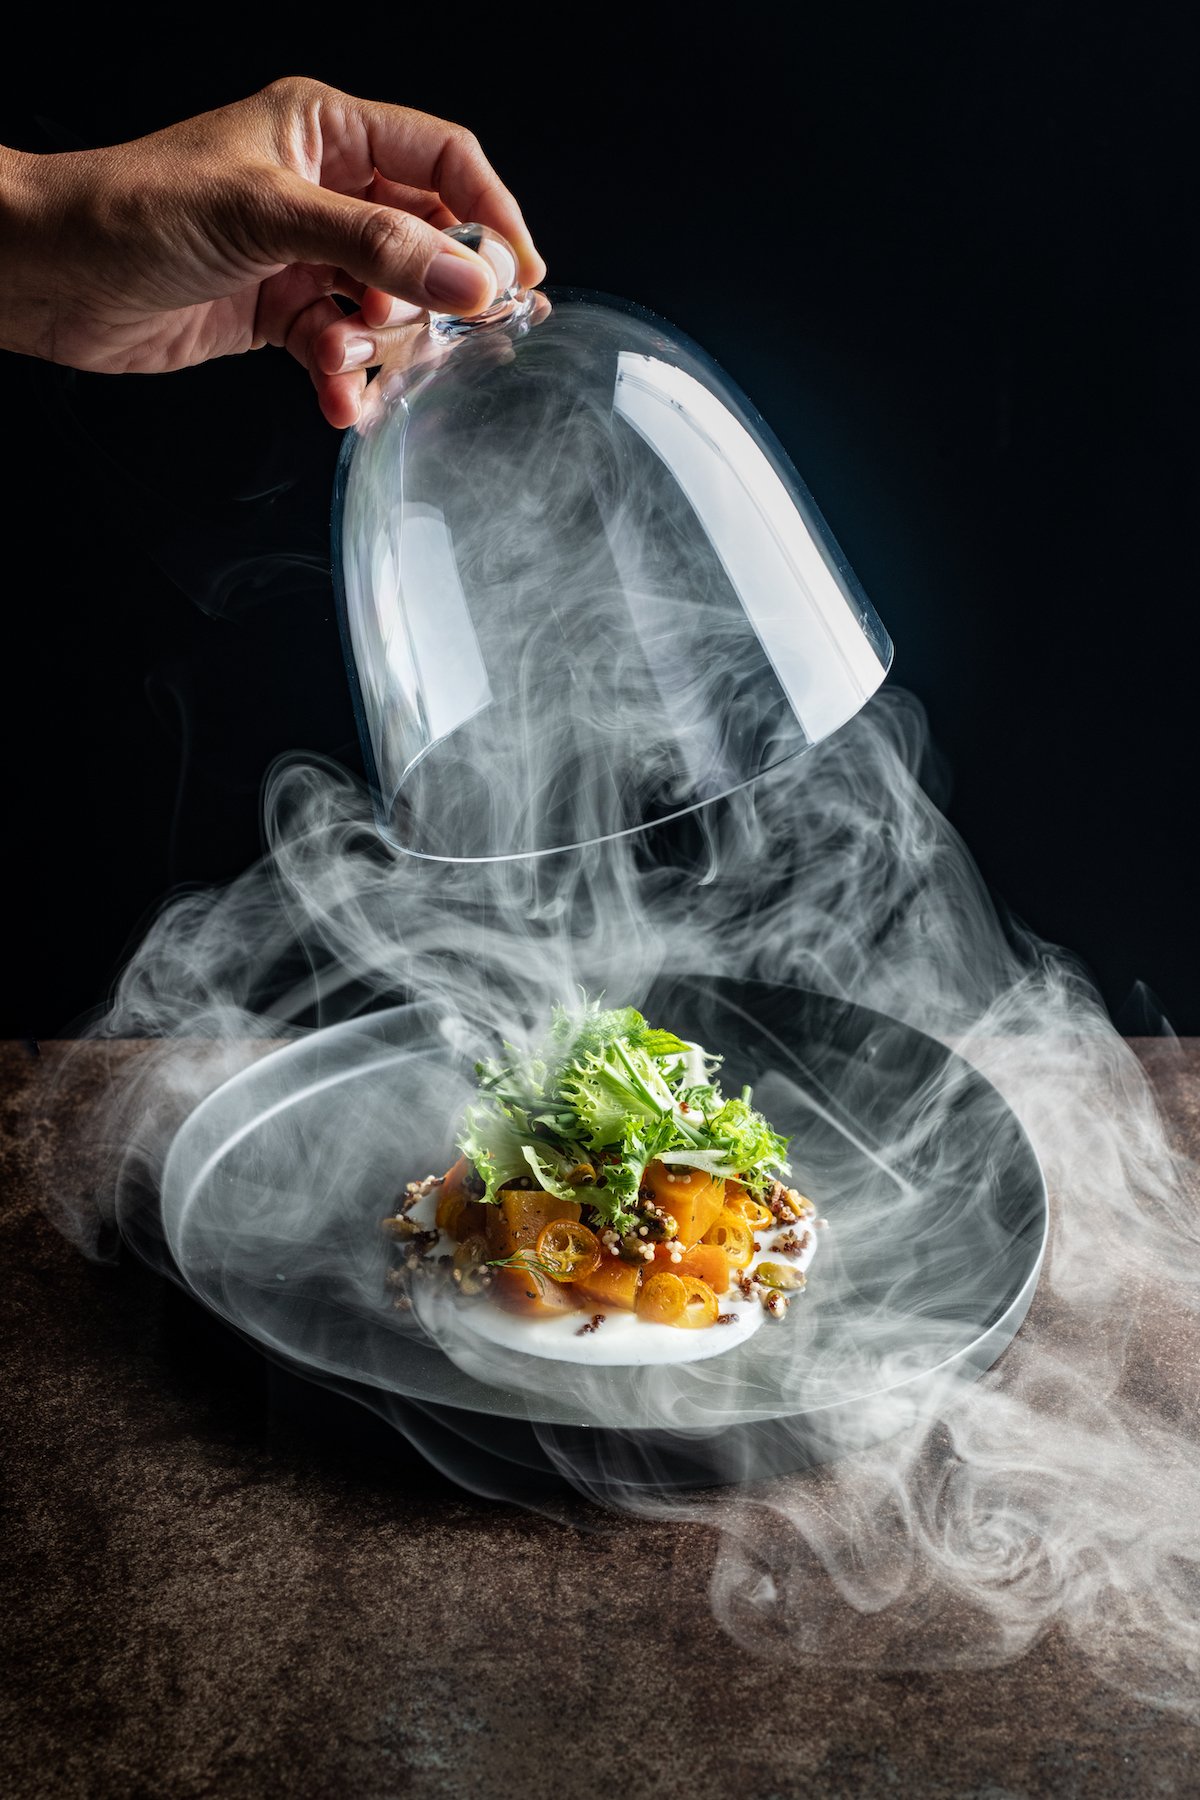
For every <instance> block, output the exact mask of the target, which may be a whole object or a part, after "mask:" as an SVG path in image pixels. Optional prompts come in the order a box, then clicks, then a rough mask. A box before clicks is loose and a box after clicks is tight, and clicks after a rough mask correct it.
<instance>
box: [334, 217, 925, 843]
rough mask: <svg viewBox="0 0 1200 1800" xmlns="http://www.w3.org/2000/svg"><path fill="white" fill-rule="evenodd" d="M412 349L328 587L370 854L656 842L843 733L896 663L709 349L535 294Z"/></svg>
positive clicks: (397, 374)
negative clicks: (365, 789)
mask: <svg viewBox="0 0 1200 1800" xmlns="http://www.w3.org/2000/svg"><path fill="white" fill-rule="evenodd" d="M455 235H456V236H460V237H462V238H463V239H464V241H466V242H467V243H469V244H470V245H471V246H472V248H475V249H478V250H480V252H481V253H482V254H485V255H487V256H488V257H489V259H490V260H491V261H492V264H493V267H494V268H495V269H496V271H497V275H498V280H499V284H500V285H499V293H498V298H497V300H496V301H495V303H494V304H493V306H492V307H491V308H490V309H489V311H488V312H487V313H486V314H483V315H481V316H480V317H479V318H477V319H468V320H464V319H458V318H453V317H449V316H438V315H433V316H432V317H431V318H430V319H429V320H428V322H426V321H424V320H422V321H421V322H419V323H418V324H416V325H414V326H412V327H410V328H408V330H407V331H406V332H405V333H403V334H401V342H400V344H399V346H398V348H397V349H396V350H395V351H394V352H393V353H391V354H390V355H389V358H388V361H387V362H386V363H385V365H384V367H383V368H382V370H381V371H380V374H379V375H378V377H377V378H376V380H375V381H374V382H372V383H371V384H370V386H369V387H368V389H367V403H366V405H365V407H364V413H363V419H362V421H361V423H360V425H359V426H358V427H357V428H356V429H355V430H353V431H351V432H350V433H348V434H347V438H346V442H345V445H344V447H343V451H342V456H341V461H340V463H339V467H338V475H337V482H336V489H335V498H334V569H335V576H336V578H337V580H338V582H339V606H340V616H341V622H342V629H343V638H344V642H345V646H346V651H347V661H348V664H349V669H350V679H351V683H352V686H353V691H354V697H355V704H356V709H357V715H358V722H359V728H360V733H361V736H362V744H363V752H364V756H365V758H366V764H367V770H368V775H369V778H370V781H371V785H372V789H373V792H374V797H375V805H376V810H377V817H378V822H379V827H380V830H381V831H382V833H383V835H384V836H385V838H386V839H387V840H388V841H389V842H390V843H391V844H393V845H394V846H395V847H396V848H398V849H400V850H404V851H408V852H410V853H412V854H415V855H418V856H424V857H434V858H442V859H450V860H455V861H461V860H483V859H492V858H497V857H513V856H530V855H537V854H542V853H545V852H549V851H554V850H564V849H568V848H570V847H573V846H576V845H580V844H585V843H591V842H595V841H597V840H601V839H605V838H609V837H613V836H615V835H618V834H620V833H624V832H629V831H634V830H637V829H639V828H641V827H644V826H646V825H649V824H653V823H658V822H662V821H664V820H666V819H669V818H671V817H673V816H675V815H678V814H680V813H683V812H686V811H689V810H690V809H692V808H694V807H696V806H700V805H703V804H705V803H706V802H708V801H711V800H714V799H716V798H718V797H720V796H722V795H725V794H728V793H731V792H732V791H733V790H734V789H736V788H739V787H742V786H744V785H745V784H746V783H747V782H750V781H752V780H754V778H755V777H756V776H757V775H760V774H761V773H762V772H763V771H764V770H766V769H768V768H771V767H773V766H774V765H776V764H778V763H779V762H781V761H782V760H783V759H785V758H787V757H793V756H796V755H798V754H799V753H801V752H802V751H804V750H806V749H808V748H809V747H810V746H812V745H813V744H816V743H819V742H820V741H821V739H822V738H825V737H827V736H828V735H829V734H830V733H831V732H833V731H836V730H837V728H838V727H839V726H840V725H843V724H844V723H845V722H846V720H848V719H849V718H850V717H852V715H853V714H854V713H856V712H857V711H858V710H859V708H860V707H861V706H862V705H863V703H864V701H865V700H867V699H868V698H869V696H870V695H871V694H872V693H873V692H874V691H875V689H876V688H877V687H878V686H879V684H880V682H881V681H882V680H883V677H884V675H885V674H886V673H887V669H888V666H889V664H890V662H891V656H892V645H891V641H890V639H889V638H888V635H887V633H886V631H885V630H884V628H883V626H882V624H881V623H880V620H879V618H878V617H877V615H876V613H875V611H874V609H873V608H872V606H871V605H870V603H869V601H868V600H867V599H866V598H865V596H864V595H863V594H862V593H861V591H860V590H859V587H858V584H857V582H856V581H855V579H854V576H853V574H852V573H851V571H850V569H849V567H848V566H847V564H846V560H845V558H844V557H843V555H842V553H841V552H840V550H839V549H838V547H837V545H836V544H835V542H834V541H833V538H832V537H831V535H830V533H829V531H828V529H827V527H826V526H825V524H824V522H823V520H822V519H821V516H820V514H819V513H818V511H817V509H816V507H815V506H814V504H813V502H812V500H811V498H810V497H809V495H808V493H807V491H806V490H805V488H804V486H803V484H802V483H801V481H800V480H799V478H798V476H797V475H796V472H795V470H794V469H793V468H792V466H791V464H790V462H789V461H788V458H787V456H786V454H785V453H784V451H783V449H782V447H781V446H780V445H779V444H778V443H777V441H776V440H775V438H774V437H773V436H772V434H771V433H770V431H769V430H768V429H767V427H766V426H765V424H764V423H763V420H762V419H761V418H760V416H759V414H758V413H757V412H756V411H755V409H754V408H753V407H752V406H751V405H750V403H749V402H748V401H747V400H746V399H745V398H744V396H743V395H742V394H740V393H739V391H738V390H737V388H736V387H735V386H734V385H733V383H732V382H731V381H730V380H729V378H728V377H727V376H726V375H724V374H723V373H722V371H721V370H720V369H719V368H718V367H717V366H716V364H715V363H713V362H712V361H711V359H710V358H709V357H708V356H706V355H705V354H704V352H703V351H702V350H700V349H698V348H697V346H696V345H695V344H693V343H691V342H689V340H688V339H687V338H686V337H684V336H683V334H682V333H681V332H678V331H676V330H675V329H674V328H673V327H672V326H670V325H668V324H666V323H665V322H664V321H663V320H662V319H658V318H656V317H654V315H653V314H651V313H649V312H646V311H644V310H643V309H641V308H639V307H636V306H632V305H628V304H624V303H622V302H620V301H616V300H612V299H610V298H607V297H605V296H601V295H596V294H585V293H575V292H569V291H565V292H552V293H551V294H550V295H549V296H547V295H544V294H541V293H537V294H528V293H524V292H522V291H521V290H520V289H519V288H517V287H516V286H515V268H516V264H515V259H514V257H513V256H512V253H511V251H510V250H509V249H508V246H507V245H506V244H505V243H504V242H503V240H502V239H500V238H497V237H496V235H495V233H493V232H490V231H488V230H487V229H486V228H485V227H481V226H459V227H456V228H455Z"/></svg>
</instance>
